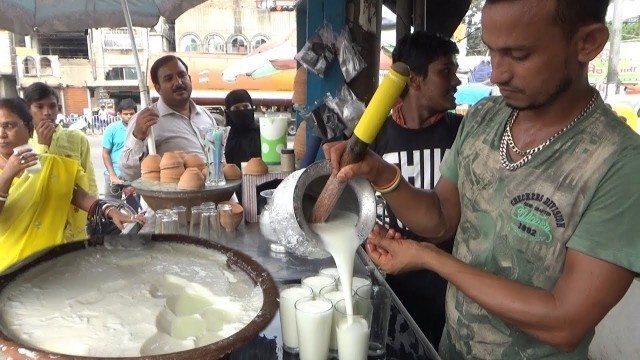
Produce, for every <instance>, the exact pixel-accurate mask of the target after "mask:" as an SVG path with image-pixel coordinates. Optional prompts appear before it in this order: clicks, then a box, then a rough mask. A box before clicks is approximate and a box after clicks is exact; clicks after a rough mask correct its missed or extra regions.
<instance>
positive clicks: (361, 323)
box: [333, 300, 372, 360]
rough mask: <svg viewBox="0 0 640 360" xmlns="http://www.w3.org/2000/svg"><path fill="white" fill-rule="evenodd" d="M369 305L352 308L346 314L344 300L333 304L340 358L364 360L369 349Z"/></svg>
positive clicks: (344, 359) (341, 359)
mask: <svg viewBox="0 0 640 360" xmlns="http://www.w3.org/2000/svg"><path fill="white" fill-rule="evenodd" d="M371 309H372V308H371V307H370V306H369V307H366V306H363V307H361V308H354V310H353V314H347V307H346V302H345V300H339V301H338V302H336V304H335V306H334V315H333V316H334V323H335V327H336V335H337V340H338V357H339V358H340V360H366V359H367V355H368V351H369V331H370V329H371V322H370V319H371Z"/></svg>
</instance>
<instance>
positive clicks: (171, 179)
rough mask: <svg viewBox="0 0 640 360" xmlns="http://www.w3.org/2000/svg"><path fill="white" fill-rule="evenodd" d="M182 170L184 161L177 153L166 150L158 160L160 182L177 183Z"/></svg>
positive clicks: (183, 169)
mask: <svg viewBox="0 0 640 360" xmlns="http://www.w3.org/2000/svg"><path fill="white" fill-rule="evenodd" d="M184 171H185V168H184V161H183V160H182V158H180V156H179V155H178V154H176V153H174V152H172V151H168V152H166V153H164V155H162V160H160V182H163V183H174V184H175V183H178V182H179V181H180V177H181V176H182V174H183V173H184Z"/></svg>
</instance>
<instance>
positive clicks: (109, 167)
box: [102, 152, 117, 176]
mask: <svg viewBox="0 0 640 360" xmlns="http://www.w3.org/2000/svg"><path fill="white" fill-rule="evenodd" d="M102 162H103V163H104V166H105V167H106V168H107V171H108V172H109V176H117V174H116V170H115V169H114V168H113V161H112V160H111V155H110V154H108V153H105V152H103V153H102Z"/></svg>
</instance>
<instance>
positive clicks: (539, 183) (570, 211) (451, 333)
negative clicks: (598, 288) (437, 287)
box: [440, 98, 640, 359]
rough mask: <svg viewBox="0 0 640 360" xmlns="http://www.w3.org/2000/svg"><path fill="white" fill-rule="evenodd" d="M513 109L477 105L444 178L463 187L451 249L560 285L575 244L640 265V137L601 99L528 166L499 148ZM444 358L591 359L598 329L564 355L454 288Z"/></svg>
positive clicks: (497, 269)
mask: <svg viewBox="0 0 640 360" xmlns="http://www.w3.org/2000/svg"><path fill="white" fill-rule="evenodd" d="M510 113H511V109H510V108H508V107H507V106H506V104H505V103H504V101H503V100H502V98H489V99H487V100H486V101H483V102H481V103H480V104H478V105H477V106H475V107H474V108H472V109H471V111H470V112H469V113H468V115H467V116H466V117H465V120H464V121H463V124H462V128H461V130H460V131H459V133H458V138H457V139H456V142H455V143H454V145H453V148H452V149H451V151H450V152H449V153H448V155H447V156H446V157H445V159H444V160H443V163H442V166H441V173H442V176H443V177H444V178H446V179H448V180H449V181H451V182H453V183H455V184H457V185H458V189H459V192H460V202H461V207H462V210H461V219H460V225H459V227H458V232H457V234H456V239H455V245H454V249H453V254H454V255H455V257H456V258H458V259H460V260H462V261H464V262H466V263H468V264H470V265H472V266H475V267H477V268H479V269H482V270H484V271H487V272H490V273H493V274H496V275H499V276H502V277H505V278H507V279H511V280H515V281H518V282H520V283H523V284H525V285H528V286H532V287H538V288H543V289H548V290H550V289H552V288H553V287H554V285H555V283H556V281H557V280H558V277H559V276H560V274H561V272H562V268H563V264H564V259H565V255H566V252H567V248H568V247H569V248H572V249H576V250H578V251H580V252H583V253H586V254H588V255H590V256H593V257H596V258H600V259H603V260H606V261H609V262H612V263H615V264H618V265H620V266H623V267H625V268H628V269H631V270H632V271H634V272H640V231H638V229H637V225H636V224H637V218H636V217H637V216H638V214H640V137H639V136H638V135H637V134H636V133H634V132H633V130H631V128H630V127H629V126H627V125H626V124H624V123H623V122H621V121H620V120H619V118H618V117H616V116H615V114H613V113H612V112H611V111H610V110H609V109H608V108H607V107H606V106H605V105H604V103H603V101H602V100H601V99H598V102H597V104H596V105H595V106H594V108H593V109H592V110H591V111H590V112H589V113H588V114H587V115H586V116H585V117H584V118H582V119H581V120H579V121H578V122H577V123H576V124H575V125H574V126H573V127H572V128H570V129H569V130H568V131H567V132H565V133H564V134H562V135H560V136H559V137H558V138H556V139H555V140H554V141H553V142H552V143H551V144H549V145H547V146H546V147H545V148H543V149H542V150H541V151H540V152H538V153H536V154H535V155H534V156H533V157H532V158H531V160H530V161H529V162H528V163H527V164H525V165H524V166H523V167H522V168H520V169H518V170H515V171H508V170H506V169H504V168H503V167H502V165H501V163H500V156H499V151H498V149H499V146H500V140H501V138H502V135H503V132H504V128H505V124H506V121H507V118H508V117H509V115H510ZM446 306H447V325H446V327H445V331H444V334H443V340H442V342H441V344H440V345H441V346H440V353H441V356H442V357H443V358H444V359H522V358H525V359H541V358H544V359H586V358H587V351H588V346H589V343H590V342H591V339H592V338H593V331H592V332H591V333H590V334H589V335H588V336H586V337H585V338H584V339H583V341H582V343H581V344H580V345H579V347H578V348H577V349H576V350H575V351H574V352H571V353H562V352H560V351H558V350H556V349H555V348H553V347H551V346H549V345H546V344H544V343H542V342H540V341H538V340H536V339H534V338H532V337H530V336H529V335H527V334H525V333H524V332H522V331H520V330H519V329H517V328H516V327H515V326H512V325H509V324H506V323H505V322H503V321H501V320H500V319H499V318H497V317H495V316H492V315H491V314H488V313H487V311H485V310H484V309H483V308H481V307H480V306H479V305H478V304H476V303H475V302H474V301H472V300H471V299H469V298H468V297H467V296H466V295H464V294H463V293H462V292H460V291H459V290H458V289H457V288H456V287H454V286H452V285H449V288H448V291H447V299H446Z"/></svg>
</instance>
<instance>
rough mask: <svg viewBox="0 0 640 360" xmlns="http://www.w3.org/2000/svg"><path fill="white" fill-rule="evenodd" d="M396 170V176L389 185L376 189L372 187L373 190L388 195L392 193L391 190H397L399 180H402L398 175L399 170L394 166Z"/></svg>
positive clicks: (399, 174) (400, 175)
mask: <svg viewBox="0 0 640 360" xmlns="http://www.w3.org/2000/svg"><path fill="white" fill-rule="evenodd" d="M395 168H396V176H395V177H394V178H393V181H392V182H391V183H389V184H388V185H387V186H385V187H381V188H378V187H376V186H375V185H374V186H373V188H374V189H375V190H376V191H377V192H379V193H380V194H383V195H384V194H388V193H390V192H392V191H393V190H395V189H397V188H398V185H400V180H401V178H402V174H401V173H400V168H398V167H397V166H395Z"/></svg>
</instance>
